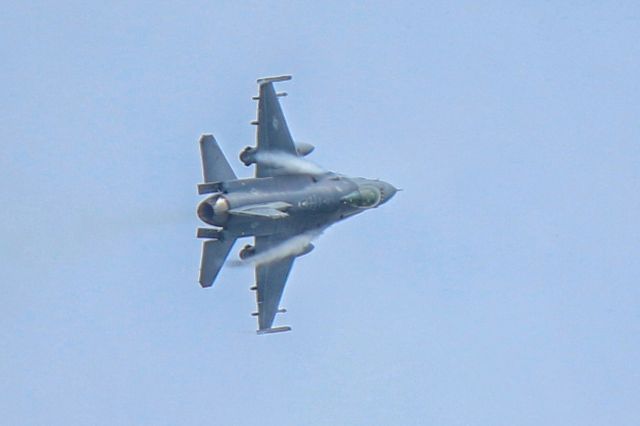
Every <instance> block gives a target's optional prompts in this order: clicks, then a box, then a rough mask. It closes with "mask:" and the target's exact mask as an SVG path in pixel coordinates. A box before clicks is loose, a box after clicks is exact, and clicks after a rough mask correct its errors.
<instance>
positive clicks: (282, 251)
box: [231, 231, 322, 266]
mask: <svg viewBox="0 0 640 426" xmlns="http://www.w3.org/2000/svg"><path fill="white" fill-rule="evenodd" d="M321 233H322V231H314V232H305V233H304V234H300V235H296V236H295V237H291V238H289V239H288V240H285V241H283V242H282V243H280V244H278V245H275V246H273V247H271V248H270V249H268V250H265V251H263V252H262V253H256V254H255V255H253V256H251V257H249V258H247V259H243V260H237V261H233V262H232V263H231V264H232V265H233V266H245V265H247V266H248V265H257V266H259V265H266V264H268V263H271V262H276V261H278V260H282V259H285V258H287V257H290V256H298V255H299V254H302V253H304V251H305V250H307V248H308V246H309V244H311V241H313V240H314V239H316V238H318V237H319V236H320V234H321Z"/></svg>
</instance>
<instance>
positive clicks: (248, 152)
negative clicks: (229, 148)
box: [240, 146, 257, 166]
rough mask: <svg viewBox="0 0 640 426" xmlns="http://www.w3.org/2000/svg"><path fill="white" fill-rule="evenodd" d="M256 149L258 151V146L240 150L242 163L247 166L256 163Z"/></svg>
mask: <svg viewBox="0 0 640 426" xmlns="http://www.w3.org/2000/svg"><path fill="white" fill-rule="evenodd" d="M256 151H257V149H256V148H252V147H250V146H248V147H246V148H245V149H243V150H242V151H241V152H240V161H242V163H243V164H244V165H245V166H250V165H252V164H255V162H256Z"/></svg>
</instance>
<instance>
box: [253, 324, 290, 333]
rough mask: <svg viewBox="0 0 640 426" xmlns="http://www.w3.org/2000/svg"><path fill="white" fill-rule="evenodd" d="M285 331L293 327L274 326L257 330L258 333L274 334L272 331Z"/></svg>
mask: <svg viewBox="0 0 640 426" xmlns="http://www.w3.org/2000/svg"><path fill="white" fill-rule="evenodd" d="M284 331H291V327H287V326H286V325H285V326H284V327H273V328H263V329H262V330H256V333H258V334H272V333H282V332H284Z"/></svg>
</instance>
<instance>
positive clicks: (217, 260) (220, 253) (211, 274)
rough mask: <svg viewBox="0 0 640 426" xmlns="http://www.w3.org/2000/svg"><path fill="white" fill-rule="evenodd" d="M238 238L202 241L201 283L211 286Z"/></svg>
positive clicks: (203, 285)
mask: <svg viewBox="0 0 640 426" xmlns="http://www.w3.org/2000/svg"><path fill="white" fill-rule="evenodd" d="M235 242H236V240H235V239H234V238H229V239H226V240H209V241H205V242H204V243H202V259H201V263H200V285H201V286H202V287H211V286H212V285H213V282H214V281H215V279H216V277H217V276H218V273H220V270H221V269H222V266H223V265H224V261H225V259H226V258H227V256H228V255H229V252H230V251H231V247H233V243H235Z"/></svg>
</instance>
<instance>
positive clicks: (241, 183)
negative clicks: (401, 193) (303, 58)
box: [197, 76, 397, 334]
mask: <svg viewBox="0 0 640 426" xmlns="http://www.w3.org/2000/svg"><path fill="white" fill-rule="evenodd" d="M290 79H291V76H280V77H269V78H261V79H259V80H258V86H259V88H260V93H259V95H258V96H256V97H254V98H253V99H254V100H257V101H258V119H257V120H256V121H253V122H252V124H254V125H256V126H257V146H256V147H255V148H254V147H247V148H245V149H244V151H242V152H241V153H240V160H241V161H242V162H243V163H244V164H245V165H246V166H250V165H252V164H255V165H256V169H255V178H250V179H238V178H237V177H236V175H235V173H234V172H233V170H232V169H231V166H230V165H229V162H228V161H227V159H226V158H225V156H224V154H223V153H222V151H221V149H220V147H219V146H218V143H217V142H216V140H215V138H214V137H213V135H210V134H205V135H202V136H201V137H200V150H201V154H202V170H203V175H204V183H202V184H200V185H198V193H199V194H206V195H207V198H206V199H204V200H203V201H202V202H201V203H200V204H199V206H198V217H199V218H200V219H201V220H202V221H203V222H205V223H207V224H209V225H212V226H213V227H208V228H198V232H197V236H198V238H204V239H206V241H205V242H204V243H203V246H202V260H201V265H200V285H202V287H211V285H212V284H213V282H214V280H215V279H216V277H217V275H218V273H219V272H220V269H221V268H222V266H223V264H224V263H225V259H226V258H227V256H228V255H229V252H230V251H231V248H232V246H233V244H234V243H235V241H236V240H237V239H238V238H242V237H254V238H255V244H254V245H246V246H245V247H244V248H243V249H242V250H241V251H240V259H241V260H240V261H239V262H250V263H252V264H253V265H254V266H255V276H256V284H255V286H253V287H251V289H252V290H254V291H256V299H257V303H258V311H257V312H256V313H254V314H253V315H254V316H257V317H258V330H257V333H258V334H266V333H276V332H280V331H288V330H291V328H290V327H286V326H284V327H272V325H273V321H274V319H275V316H276V314H277V313H281V312H285V310H284V309H281V308H280V299H281V298H282V293H283V290H284V286H285V283H286V281H287V277H288V275H289V271H290V270H291V267H292V265H293V261H294V259H295V258H296V257H298V256H302V255H304V254H307V253H309V252H310V251H311V250H313V244H312V243H311V240H312V239H314V238H315V237H317V236H318V235H319V234H320V233H321V232H322V231H323V230H324V229H325V228H327V227H328V226H330V225H332V224H334V223H336V222H338V221H340V220H342V219H345V218H348V217H351V216H354V215H356V214H358V213H362V212H363V211H365V210H368V209H372V208H375V207H378V206H380V205H381V204H384V203H386V202H387V201H389V199H391V197H393V195H394V194H395V193H396V191H397V190H396V188H394V187H393V186H392V185H390V184H388V183H386V182H383V181H380V180H371V179H364V178H351V177H347V176H344V175H341V174H337V173H333V172H328V171H326V170H324V169H322V168H321V167H319V166H318V165H316V164H314V163H311V162H309V161H308V160H306V159H304V157H305V156H306V155H308V154H309V153H310V152H311V151H313V149H314V147H313V146H312V145H309V144H303V143H295V142H294V141H293V139H292V138H291V134H290V133H289V129H288V127H287V122H286V121H285V118H284V115H283V113H282V109H281V108H280V103H279V101H278V97H281V96H286V93H277V92H276V91H275V89H274V87H273V83H274V82H278V81H285V80H290Z"/></svg>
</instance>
